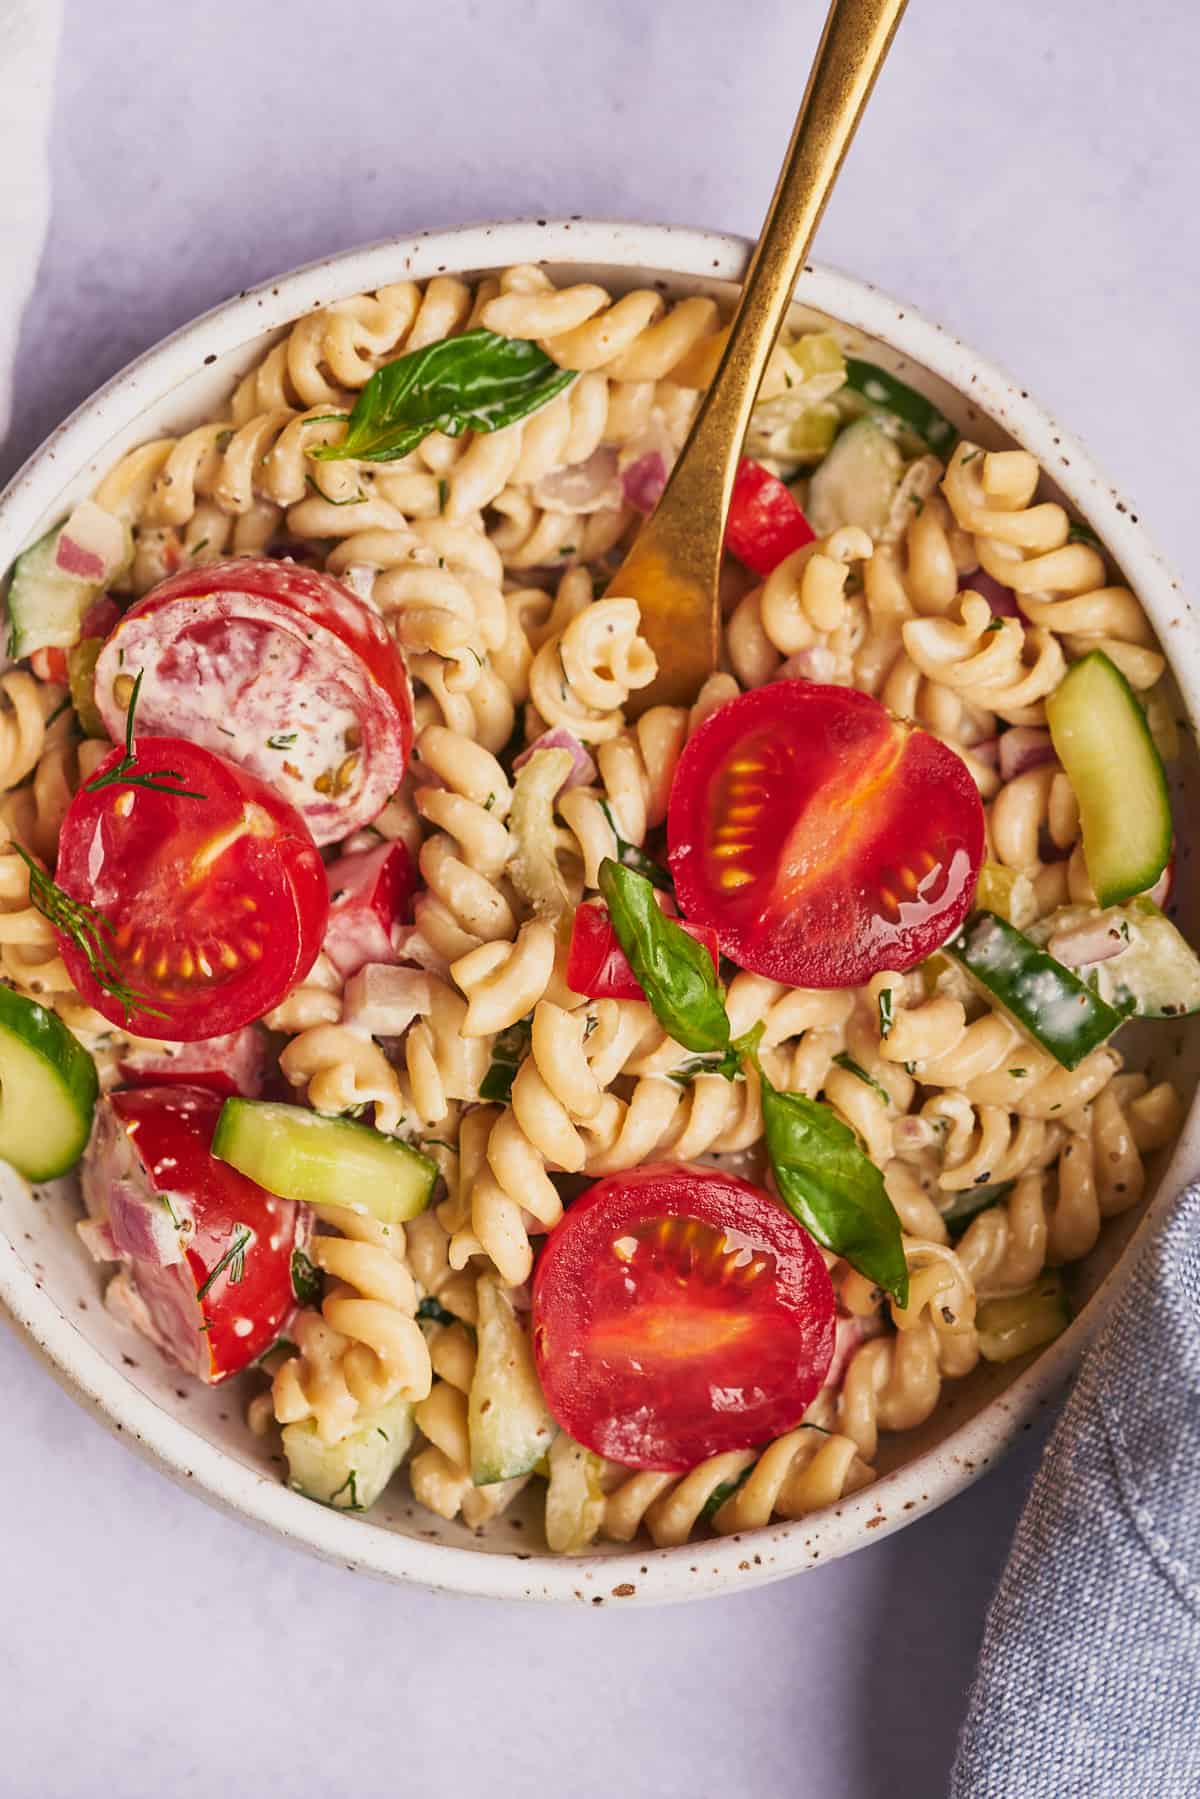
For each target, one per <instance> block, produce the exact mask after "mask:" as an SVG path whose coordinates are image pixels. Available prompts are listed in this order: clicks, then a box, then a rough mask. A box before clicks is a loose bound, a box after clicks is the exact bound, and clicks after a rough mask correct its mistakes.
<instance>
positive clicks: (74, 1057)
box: [0, 987, 99, 1181]
mask: <svg viewBox="0 0 1200 1799" xmlns="http://www.w3.org/2000/svg"><path fill="white" fill-rule="evenodd" d="M98 1090H99V1082H98V1081H97V1079H96V1064H95V1063H94V1062H93V1061H92V1058H91V1057H90V1056H89V1055H88V1053H87V1051H86V1050H85V1049H84V1048H83V1046H82V1045H81V1044H79V1043H77V1042H76V1040H75V1038H74V1037H73V1036H72V1035H71V1033H70V1031H69V1030H68V1029H67V1027H66V1025H65V1024H64V1023H63V1021H62V1019H61V1018H59V1017H58V1016H57V1015H56V1014H55V1013H54V1012H49V1011H47V1009H46V1007H45V1006H39V1005H38V1004H37V1002H36V1001H35V1000H31V999H25V998H24V996H23V995H22V994H20V993H14V992H13V990H12V988H11V987H0V1157H3V1159H4V1161H6V1162H10V1163H11V1164H12V1166H13V1167H14V1168H15V1169H16V1170H17V1173H18V1174H23V1175H24V1176H25V1178H26V1180H30V1181H51V1180H54V1179H55V1178H56V1177H57V1176H58V1175H60V1174H66V1173H67V1172H68V1170H69V1169H71V1168H74V1166H75V1164H76V1162H78V1160H79V1158H80V1156H81V1155H82V1154H83V1152H84V1150H85V1148H86V1147H87V1140H88V1137H89V1135H90V1133H91V1129H92V1113H93V1112H94V1111H95V1109H96V1094H97V1092H98Z"/></svg>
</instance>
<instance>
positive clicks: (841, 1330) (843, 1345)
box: [823, 1312, 883, 1392]
mask: <svg viewBox="0 0 1200 1799" xmlns="http://www.w3.org/2000/svg"><path fill="white" fill-rule="evenodd" d="M882 1329H883V1321H882V1320H881V1318H880V1317H879V1315H878V1313H875V1312H871V1313H869V1314H868V1315H867V1316H866V1317H865V1318H861V1317H858V1316H856V1315H855V1314H853V1313H849V1312H839V1313H838V1316H837V1323H836V1325H835V1326H834V1336H833V1356H832V1359H831V1360H830V1363H829V1372H828V1373H827V1374H826V1376H825V1387H824V1389H823V1390H824V1391H828V1390H830V1389H832V1390H833V1391H834V1392H837V1390H838V1389H839V1388H840V1386H841V1384H842V1382H843V1381H844V1380H845V1378H846V1370H847V1368H848V1367H849V1366H850V1362H851V1359H852V1358H853V1356H854V1353H855V1351H856V1350H857V1349H858V1348H859V1346H860V1344H862V1343H865V1342H866V1340H867V1338H868V1337H877V1336H878V1335H879V1334H880V1332H881V1331H882Z"/></svg>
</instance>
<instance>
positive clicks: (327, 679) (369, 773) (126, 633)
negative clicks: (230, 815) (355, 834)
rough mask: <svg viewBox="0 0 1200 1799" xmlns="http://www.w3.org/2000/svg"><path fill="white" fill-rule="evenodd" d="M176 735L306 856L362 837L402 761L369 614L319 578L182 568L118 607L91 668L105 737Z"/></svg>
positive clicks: (404, 727)
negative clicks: (249, 791)
mask: <svg viewBox="0 0 1200 1799" xmlns="http://www.w3.org/2000/svg"><path fill="white" fill-rule="evenodd" d="M139 671H140V672H141V676H142V684H141V688H140V690H139V695H138V716H137V723H138V727H139V729H141V730H143V731H162V732H164V733H165V732H168V731H169V732H172V733H177V734H178V735H179V736H181V737H186V738H188V739H189V740H190V741H191V742H192V743H199V744H203V745H204V746H205V747H206V748H208V749H210V750H215V751H217V752H218V754H220V755H222V756H228V757H229V758H230V759H231V760H232V761H234V762H236V763H238V764H239V765H240V766H241V767H242V768H248V769H249V770H250V771H251V773H253V774H256V775H258V776H259V778H260V779H261V780H264V781H267V782H269V783H270V785H271V786H272V787H274V788H275V789H276V791H277V792H279V793H281V794H282V795H283V797H284V798H285V799H287V800H290V801H291V803H292V804H293V805H294V806H295V807H296V809H297V811H298V812H300V813H301V815H302V816H303V817H304V819H305V821H306V823H307V824H308V827H309V829H310V830H311V832H312V834H313V837H314V838H315V840H316V841H317V842H318V843H332V842H334V841H335V840H336V839H338V838H340V837H345V836H347V835H348V834H349V833H350V832H351V831H352V830H354V829H355V827H356V826H358V825H364V824H369V823H370V821H371V820H372V819H373V818H374V817H375V816H376V814H377V813H378V812H380V811H381V810H382V808H383V806H384V805H385V803H386V802H387V800H388V799H389V798H390V796H391V795H392V793H394V792H395V790H396V788H397V787H398V786H399V785H400V781H401V778H402V776H403V774H404V767H405V763H406V762H407V760H408V752H409V750H410V749H411V747H412V699H411V695H410V692H409V686H408V676H407V674H406V673H405V669H404V662H403V660H402V658H401V656H400V652H399V650H398V649H397V648H396V646H395V644H394V643H393V642H392V639H391V638H390V637H389V636H388V633H387V630H386V628H385V626H384V624H383V620H382V619H381V618H380V616H379V614H378V613H377V612H375V611H373V610H372V609H371V607H369V606H367V605H366V604H364V602H363V601H362V600H360V599H359V598H358V597H357V595H355V594H353V593H351V592H350V589H349V588H348V587H343V586H342V584H341V582H340V581H335V580H334V579H333V577H332V576H330V575H325V574H321V573H319V572H317V571H316V570H314V569H308V568H301V567H300V566H299V565H298V564H297V563H294V562H277V561H272V560H271V559H270V558H269V557H240V558H239V559H238V560H236V561H234V562H218V563H214V564H212V565H211V566H210V567H207V568H189V569H185V570H184V571H183V572H182V573H181V574H178V575H173V576H172V577H171V578H170V579H169V580H167V581H161V582H160V583H159V585H158V586H157V587H156V588H154V589H153V590H152V591H151V592H150V593H148V594H147V595H146V597H145V598H144V599H142V600H139V601H138V603H137V604H136V605H135V606H131V607H130V609H129V611H128V612H127V613H126V614H125V616H124V618H123V619H122V620H121V622H120V624H119V625H118V626H117V628H116V630H115V631H114V632H113V634H112V636H111V637H110V638H109V640H108V642H107V643H106V644H105V646H104V649H103V651H102V652H101V655H100V659H99V661H98V662H97V664H96V704H97V706H98V707H99V709H100V713H101V715H102V717H103V719H104V723H105V726H106V727H107V729H108V732H109V735H110V736H111V737H113V738H114V739H118V738H120V737H122V736H123V735H124V732H125V715H126V710H127V708H128V706H129V701H130V695H131V692H132V688H133V677H134V676H135V675H136V674H137V673H138V672H139Z"/></svg>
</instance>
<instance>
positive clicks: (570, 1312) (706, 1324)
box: [533, 1162, 837, 1471]
mask: <svg viewBox="0 0 1200 1799" xmlns="http://www.w3.org/2000/svg"><path fill="white" fill-rule="evenodd" d="M836 1310H837V1308H836V1302H835V1300H834V1293H833V1285H832V1282H831V1281H830V1278H829V1274H828V1271H827V1270H826V1267H825V1263H824V1261H823V1260H822V1258H821V1253H820V1251H819V1250H818V1248H817V1246H816V1244H815V1243H814V1242H813V1239H812V1238H811V1237H810V1236H809V1235H808V1232H807V1231H805V1230H804V1229H803V1228H802V1227H801V1226H800V1225H799V1224H797V1222H796V1220H795V1219H794V1218H793V1217H792V1215H791V1214H790V1212H786V1211H785V1210H784V1208H783V1207H782V1206H781V1205H778V1204H776V1202H775V1201H774V1200H772V1199H771V1198H769V1197H768V1195H767V1194H765V1193H762V1192H760V1191H759V1189H758V1188H757V1187H752V1186H750V1184H749V1183H748V1182H747V1181H740V1180H737V1179H735V1177H734V1176H733V1175H731V1174H723V1173H720V1172H719V1171H718V1170H716V1169H714V1168H701V1167H695V1166H692V1165H690V1164H686V1163H678V1162H677V1163H660V1164H658V1165H656V1166H653V1167H649V1168H639V1169H637V1170H634V1171H632V1172H630V1173H628V1174H620V1175H612V1176H610V1177H609V1178H608V1179H606V1180H602V1181H600V1182H598V1183H597V1185H596V1186H594V1187H590V1188H589V1189H588V1191H587V1192H586V1193H584V1194H583V1195H581V1197H580V1198H579V1199H577V1200H576V1201H575V1204H574V1205H573V1206H572V1207H571V1208H570V1210H569V1211H568V1212H567V1213H566V1214H565V1216H564V1217H563V1219H562V1221H561V1222H560V1223H559V1224H557V1225H556V1226H555V1228H554V1230H553V1231H551V1233H550V1236H549V1237H548V1239H547V1241H546V1247H545V1249H544V1250H543V1252H542V1256H541V1259H540V1261H539V1263H538V1267H537V1272H536V1274H535V1276H534V1283H533V1346H534V1354H535V1356H536V1358H537V1367H538V1375H539V1378H540V1380H541V1383H542V1390H543V1392H544V1393H545V1396H546V1403H547V1405H548V1406H549V1407H550V1410H551V1412H552V1413H553V1414H554V1416H555V1418H556V1419H557V1420H558V1422H559V1424H561V1425H562V1427H563V1429H564V1430H566V1431H569V1432H570V1434H571V1435H572V1436H573V1437H574V1438H575V1439H576V1441H577V1442H580V1443H583V1444H586V1446H587V1447H588V1448H589V1449H594V1450H595V1451H596V1452H597V1454H598V1455H603V1456H608V1457H609V1458H610V1459H611V1460H612V1461H614V1462H622V1463H624V1465H625V1466H626V1467H628V1468H661V1469H669V1470H672V1471H674V1470H678V1469H683V1468H692V1467H695V1465H696V1463H697V1462H701V1461H703V1460H704V1459H705V1458H706V1457H707V1456H710V1455H717V1454H718V1453H720V1452H721V1451H722V1450H726V1449H746V1448H749V1447H750V1446H751V1445H752V1444H756V1443H765V1442H767V1441H768V1440H769V1439H770V1438H772V1437H776V1436H779V1435H780V1434H781V1433H782V1432H784V1431H786V1430H790V1429H791V1427H792V1426H793V1425H795V1424H797V1423H798V1422H799V1420H800V1418H801V1417H802V1416H803V1414H804V1411H805V1409H806V1408H807V1407H808V1405H809V1404H810V1403H811V1402H812V1400H813V1398H814V1396H815V1395H816V1393H817V1392H818V1391H819V1389H820V1387H821V1385H822V1382H823V1381H824V1379H825V1372H826V1370H827V1369H828V1367H829V1363H830V1358H831V1357H832V1355H833V1345H834V1331H835V1317H836Z"/></svg>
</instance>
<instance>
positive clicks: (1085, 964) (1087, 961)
mask: <svg viewBox="0 0 1200 1799" xmlns="http://www.w3.org/2000/svg"><path fill="white" fill-rule="evenodd" d="M1121 923H1122V920H1121V919H1120V915H1119V914H1118V913H1116V912H1102V913H1101V914H1100V916H1099V918H1089V919H1086V920H1085V921H1084V923H1083V924H1076V925H1068V927H1067V928H1066V930H1065V931H1056V932H1055V933H1054V935H1053V937H1051V939H1050V941H1049V943H1048V944H1047V945H1046V948H1047V950H1048V951H1049V953H1050V954H1051V955H1052V956H1053V957H1054V959H1055V961H1056V962H1061V963H1062V964H1063V966H1064V967H1065V968H1090V967H1091V965H1092V963H1093V962H1107V961H1109V960H1110V958H1111V957H1113V956H1119V955H1120V953H1121V951H1122V950H1123V949H1124V948H1125V947H1126V945H1127V943H1128V938H1127V937H1126V936H1125V933H1124V932H1123V931H1122V930H1121V928H1120V926H1121Z"/></svg>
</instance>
